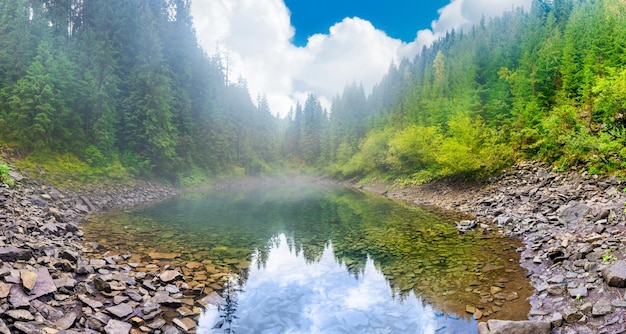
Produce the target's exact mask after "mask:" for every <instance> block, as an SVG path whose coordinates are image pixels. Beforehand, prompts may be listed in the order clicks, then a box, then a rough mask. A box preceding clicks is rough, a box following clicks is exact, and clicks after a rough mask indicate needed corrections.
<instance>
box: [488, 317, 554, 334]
mask: <svg viewBox="0 0 626 334" xmlns="http://www.w3.org/2000/svg"><path fill="white" fill-rule="evenodd" d="M478 333H479V334H527V333H533V334H544V333H545V334H549V333H550V322H549V321H531V320H526V321H509V320H489V321H487V322H486V323H485V322H483V323H480V324H479V326H478Z"/></svg>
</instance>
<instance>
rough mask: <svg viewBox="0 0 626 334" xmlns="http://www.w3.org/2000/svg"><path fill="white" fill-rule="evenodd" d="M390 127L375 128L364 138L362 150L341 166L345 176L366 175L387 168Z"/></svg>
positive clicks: (391, 132) (391, 131)
mask: <svg viewBox="0 0 626 334" xmlns="http://www.w3.org/2000/svg"><path fill="white" fill-rule="evenodd" d="M392 134H393V130H392V129H390V128H387V129H384V130H374V131H372V132H370V133H369V134H368V135H367V137H366V138H365V139H364V140H363V142H362V144H361V146H360V150H359V151H358V152H357V153H356V154H355V155H354V156H352V158H351V159H350V160H349V161H348V162H347V163H346V164H345V165H343V166H341V167H340V171H341V174H342V175H343V176H344V177H354V176H365V175H367V174H369V173H371V172H373V171H375V170H377V169H383V170H384V169H386V158H387V151H388V143H389V138H390V136H391V135H392Z"/></svg>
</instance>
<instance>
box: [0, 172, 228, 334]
mask: <svg viewBox="0 0 626 334" xmlns="http://www.w3.org/2000/svg"><path fill="white" fill-rule="evenodd" d="M11 174H12V176H13V179H14V181H15V187H13V188H9V187H7V186H5V185H2V186H0V226H1V229H0V333H2V334H10V333H27V334H30V333H33V334H36V333H48V334H49V333H110V334H112V333H116V334H117V333H143V332H152V333H193V332H194V331H195V328H196V326H197V322H198V319H199V315H200V313H202V310H203V308H204V307H205V306H207V305H208V304H219V303H221V302H222V300H221V297H219V295H217V293H215V292H213V290H212V289H210V288H208V287H207V288H206V289H205V287H203V286H200V287H198V286H195V287H193V288H192V287H191V286H190V285H189V284H187V281H186V280H185V276H186V275H187V274H193V269H190V268H189V267H190V265H191V266H192V268H193V267H194V266H196V265H200V264H189V263H180V262H181V261H180V260H179V259H178V258H177V257H178V256H177V254H170V253H158V252H153V253H151V254H149V257H147V258H139V257H137V256H134V255H133V254H132V245H130V246H129V248H130V249H131V252H129V251H116V250H107V249H104V248H103V247H102V246H101V245H98V244H97V243H93V242H91V243H86V242H85V237H84V233H83V231H82V228H81V223H82V222H83V221H84V220H85V219H87V218H88V217H89V215H91V214H96V213H100V212H103V211H106V210H120V209H125V208H131V207H137V206H140V205H147V204H151V203H154V202H157V201H160V200H163V199H165V198H168V197H170V196H172V195H174V194H176V193H178V190H176V189H173V188H170V187H167V186H164V185H161V184H158V183H152V182H138V183H135V184H132V185H116V186H113V187H111V186H91V187H86V188H85V189H83V190H82V191H64V190H60V189H57V188H55V187H54V186H51V185H49V184H46V183H43V182H40V181H37V180H33V179H29V178H26V177H23V176H22V175H20V174H18V173H15V172H12V173H11Z"/></svg>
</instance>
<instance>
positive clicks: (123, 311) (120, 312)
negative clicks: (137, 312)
mask: <svg viewBox="0 0 626 334" xmlns="http://www.w3.org/2000/svg"><path fill="white" fill-rule="evenodd" d="M106 310H107V312H109V313H111V314H113V315H114V316H116V317H118V318H124V317H126V316H128V315H130V314H131V313H133V307H132V306H130V305H128V304H119V305H115V306H111V307H107V308H106Z"/></svg>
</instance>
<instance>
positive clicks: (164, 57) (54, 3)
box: [0, 0, 279, 179]
mask: <svg viewBox="0 0 626 334" xmlns="http://www.w3.org/2000/svg"><path fill="white" fill-rule="evenodd" d="M223 64H224V61H223V60H222V59H220V57H219V56H207V54H206V53H205V52H204V51H203V50H202V49H201V48H200V46H199V45H198V42H197V39H196V35H195V31H194V28H193V25H192V18H191V15H190V3H189V0H139V1H127V0H107V1H97V0H83V1H73V0H10V1H2V2H0V129H2V130H1V131H0V142H2V143H5V147H7V146H11V147H13V148H14V150H16V151H18V153H19V155H20V156H25V155H31V156H32V155H35V156H36V157H38V159H40V160H41V159H44V160H45V159H46V156H58V155H62V156H64V157H66V158H67V159H70V158H71V159H76V158H77V159H80V160H82V161H84V162H87V163H89V164H90V166H91V168H96V169H97V168H100V169H105V170H106V169H107V168H109V169H111V168H115V167H116V166H117V167H118V168H123V169H125V170H130V171H132V172H133V173H134V174H144V175H159V176H161V177H168V178H174V179H176V178H178V179H180V178H185V177H189V176H193V175H194V174H207V173H209V174H210V175H214V174H219V173H226V172H232V170H233V169H241V170H245V171H247V172H250V171H258V170H261V169H264V168H265V166H266V165H267V164H268V163H272V162H275V161H276V160H277V159H278V153H279V147H278V145H279V140H278V127H279V124H278V119H277V118H275V117H274V116H272V115H271V113H270V110H269V107H268V104H267V101H266V100H265V99H264V98H259V100H258V101H257V102H258V103H253V101H252V100H251V97H250V96H249V93H248V90H247V87H246V84H245V81H244V80H243V79H241V80H240V81H239V82H238V83H237V84H231V83H229V82H228V80H227V79H226V78H225V73H226V71H225V69H224V68H223ZM120 166H123V167H120ZM198 171H199V173H198Z"/></svg>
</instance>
